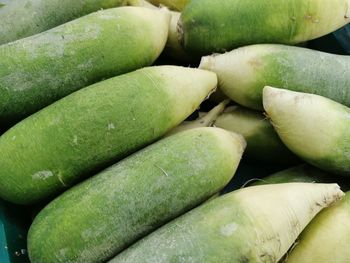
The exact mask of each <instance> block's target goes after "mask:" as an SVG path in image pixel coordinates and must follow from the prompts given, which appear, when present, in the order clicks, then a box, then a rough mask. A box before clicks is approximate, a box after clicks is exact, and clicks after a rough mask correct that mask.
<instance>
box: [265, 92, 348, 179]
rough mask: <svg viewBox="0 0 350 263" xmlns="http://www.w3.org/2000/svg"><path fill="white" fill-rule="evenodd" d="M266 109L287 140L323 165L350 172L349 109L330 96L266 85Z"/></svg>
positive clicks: (294, 149)
mask: <svg viewBox="0 0 350 263" xmlns="http://www.w3.org/2000/svg"><path fill="white" fill-rule="evenodd" d="M263 104H264V108H265V111H266V112H267V114H268V116H269V117H270V118H271V123H272V124H273V126H274V128H275V130H276V131H277V133H278V135H279V137H280V138H281V140H282V141H283V142H284V144H285V145H286V146H287V147H288V148H289V149H290V150H291V151H292V152H294V153H295V154H296V155H298V156H299V157H300V158H302V159H304V160H305V161H307V162H309V163H311V164H312V165H314V166H317V167H319V168H321V169H324V170H327V171H330V172H333V173H337V174H343V175H350V121H349V120H350V109H349V108H348V107H346V106H344V105H342V104H339V103H337V102H335V101H332V100H330V99H327V98H324V97H321V96H318V95H313V94H307V93H301V92H295V91H289V90H284V89H277V88H272V87H265V88H264V90H263Z"/></svg>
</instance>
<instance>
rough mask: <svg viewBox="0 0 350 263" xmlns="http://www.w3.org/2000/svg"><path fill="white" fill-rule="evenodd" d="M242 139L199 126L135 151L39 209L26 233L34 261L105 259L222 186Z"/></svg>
mask: <svg viewBox="0 0 350 263" xmlns="http://www.w3.org/2000/svg"><path fill="white" fill-rule="evenodd" d="M244 145H245V142H244V139H243V138H242V137H241V136H240V135H237V134H233V133H231V132H227V131H224V130H222V129H218V128H199V129H193V130H190V131H185V132H182V133H179V134H176V135H174V136H171V137H169V138H166V139H163V140H160V141H158V142H157V143H155V144H153V145H151V146H149V147H147V148H145V149H143V150H141V151H140V152H138V153H136V154H134V155H131V156H129V157H128V158H126V159H125V160H123V161H121V162H119V163H117V164H116V165H114V166H112V167H110V168H108V169H106V170H104V171H102V172H101V173H99V174H97V175H96V176H94V177H92V178H90V179H88V180H86V181H85V182H83V183H81V184H79V185H77V186H76V187H74V188H72V189H70V190H68V191H67V192H66V193H64V194H62V195H61V196H59V197H58V198H57V199H55V200H54V201H53V202H51V203H50V204H49V205H48V206H46V207H45V208H44V209H43V210H42V211H41V212H40V213H39V215H38V216H37V217H36V218H35V220H34V222H33V224H32V226H31V228H30V230H29V236H28V251H29V256H30V259H31V262H33V263H40V262H43V263H53V262H62V263H66V262H76V263H78V262H81V263H87V262H104V261H105V260H106V259H108V258H110V257H111V256H114V255H116V254H117V253H118V252H120V251H121V250H122V249H124V248H126V247H127V246H128V245H130V244H131V243H133V242H134V241H136V240H137V239H139V238H141V237H142V236H144V235H146V234H148V233H150V232H151V231H152V230H154V229H156V228H157V227H159V226H160V225H162V224H164V223H165V222H167V221H169V220H171V219H172V218H174V217H176V216H178V215H181V214H182V213H184V212H186V211H187V210H189V209H191V208H193V207H195V206H196V205H198V204H200V203H202V202H203V201H205V200H206V199H209V198H210V197H212V196H213V195H214V194H215V193H217V192H218V191H220V190H221V189H222V188H223V187H224V186H225V185H226V184H227V183H228V182H229V181H230V179H231V178H232V176H233V175H234V173H235V170H236V169H237V166H238V163H239V161H240V159H241V156H242V153H243V150H244Z"/></svg>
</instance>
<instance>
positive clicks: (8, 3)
mask: <svg viewBox="0 0 350 263" xmlns="http://www.w3.org/2000/svg"><path fill="white" fill-rule="evenodd" d="M125 2H126V1H125V0H84V1H72V0H50V1H47V0H25V1H23V0H0V21H1V24H0V45H1V44H5V43H8V42H12V41H14V40H17V39H20V38H24V37H28V36H31V35H35V34H38V33H40V32H43V31H46V30H48V29H51V28H53V27H56V26H59V25H61V24H64V23H66V22H68V21H71V20H73V19H75V18H78V17H81V16H84V15H86V14H89V13H92V12H95V11H98V10H100V9H104V8H111V7H117V6H121V5H124V4H125Z"/></svg>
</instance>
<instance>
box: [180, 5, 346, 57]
mask: <svg viewBox="0 0 350 263" xmlns="http://www.w3.org/2000/svg"><path fill="white" fill-rule="evenodd" d="M349 21H350V1H349V0H332V1H329V0H284V1H280V0H269V1H266V0H245V1H241V0H220V1H213V0H192V1H190V2H189V3H188V5H186V7H185V8H184V10H183V11H182V13H181V18H180V21H179V24H178V27H179V33H180V42H181V43H182V45H183V47H184V48H185V50H186V51H187V52H189V53H191V54H198V55H209V54H212V53H215V52H219V53H222V52H225V51H230V50H232V49H234V48H237V47H241V46H246V45H251V44H261V43H278V44H289V45H290V44H298V43H301V42H305V41H308V40H311V39H314V38H318V37H321V36H323V35H326V34H328V33H331V32H333V31H335V30H336V29H338V28H340V27H342V26H344V25H346V24H347V23H349Z"/></svg>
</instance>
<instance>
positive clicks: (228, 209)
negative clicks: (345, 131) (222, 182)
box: [109, 183, 344, 263]
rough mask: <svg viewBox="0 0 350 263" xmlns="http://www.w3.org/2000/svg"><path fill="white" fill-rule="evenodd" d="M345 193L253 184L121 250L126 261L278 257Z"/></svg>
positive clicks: (334, 188)
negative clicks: (317, 216)
mask: <svg viewBox="0 0 350 263" xmlns="http://www.w3.org/2000/svg"><path fill="white" fill-rule="evenodd" d="M343 195H344V193H343V192H342V191H341V190H340V189H339V186H338V185H336V184H307V183H291V184H279V185H263V186H253V187H247V188H243V189H240V190H238V191H234V192H232V193H229V194H226V195H223V196H221V197H218V198H215V199H213V200H212V201H209V202H206V203H204V204H203V205H201V206H199V207H197V208H195V209H194V210H192V211H190V212H188V213H187V214H184V215H183V216H181V217H179V218H177V219H175V220H173V221H172V222H170V223H168V224H167V225H164V226H163V227H161V228H160V229H158V230H156V231H155V232H153V233H152V234H150V235H149V236H147V237H145V238H144V239H142V240H140V241H139V242H137V243H135V244H134V245H133V246H131V247H130V248H128V249H126V250H125V251H123V252H122V253H121V254H119V255H117V256H116V257H115V258H114V259H112V260H110V261H109V263H121V262H124V263H126V262H130V263H131V262H178V261H181V262H198V263H199V262H278V261H279V260H280V259H281V257H282V256H283V255H284V254H285V253H286V252H287V250H288V249H289V247H290V246H291V245H292V244H293V243H294V241H295V239H296V238H297V237H298V235H299V234H300V232H301V231H302V230H303V229H304V228H305V227H306V225H307V224H308V223H309V222H310V221H311V220H312V218H313V217H314V216H315V215H316V214H317V213H318V212H319V211H321V210H322V209H323V208H325V207H328V206H330V205H332V204H333V203H334V202H336V201H338V200H339V199H341V198H342V197H343Z"/></svg>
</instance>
